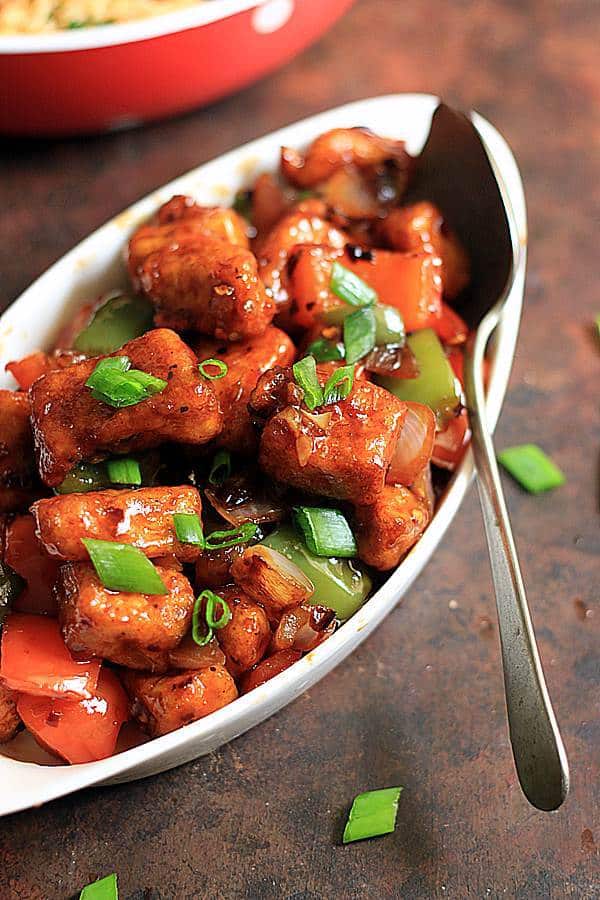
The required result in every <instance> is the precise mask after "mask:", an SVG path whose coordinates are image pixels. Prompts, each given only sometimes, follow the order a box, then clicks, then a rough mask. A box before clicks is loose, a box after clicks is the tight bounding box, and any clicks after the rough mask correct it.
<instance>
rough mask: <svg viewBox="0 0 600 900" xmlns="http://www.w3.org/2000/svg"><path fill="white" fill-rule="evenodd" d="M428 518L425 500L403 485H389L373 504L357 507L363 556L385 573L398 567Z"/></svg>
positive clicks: (426, 523) (356, 512)
mask: <svg viewBox="0 0 600 900" xmlns="http://www.w3.org/2000/svg"><path fill="white" fill-rule="evenodd" d="M429 520H430V514H429V511H428V508H427V503H426V502H425V501H424V500H422V499H420V498H419V497H417V496H416V494H414V493H413V492H412V491H411V490H409V489H408V488H406V487H404V486H403V485H401V484H393V485H386V487H384V489H383V491H382V492H381V493H380V494H379V496H378V497H377V499H376V500H375V502H374V503H372V504H369V505H365V506H357V507H356V508H355V523H356V527H355V529H354V534H355V535H356V540H357V543H358V555H359V557H360V559H362V561H363V562H365V563H367V565H369V566H373V568H375V569H380V570H381V571H384V572H385V571H386V570H387V569H393V568H395V567H396V566H397V565H398V563H399V562H400V560H401V559H402V557H403V556H404V555H405V554H406V553H408V551H409V550H410V548H411V547H412V546H413V545H414V544H416V542H417V541H418V540H419V538H420V537H421V535H422V534H423V532H424V531H425V529H426V527H427V525H428V524H429Z"/></svg>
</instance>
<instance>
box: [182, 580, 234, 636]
mask: <svg viewBox="0 0 600 900" xmlns="http://www.w3.org/2000/svg"><path fill="white" fill-rule="evenodd" d="M218 610H220V613H219V614H217V611H218ZM230 619H231V609H230V607H229V604H227V603H226V602H225V600H223V598H222V597H219V595H218V594H215V593H213V591H210V590H208V589H207V590H205V591H202V593H201V594H200V595H199V596H198V597H196V601H195V603H194V611H193V613H192V638H193V639H194V641H195V642H196V644H198V646H199V647H204V645H205V644H208V643H209V642H210V641H211V640H212V638H213V635H214V633H215V631H218V630H219V629H220V628H225V626H226V625H227V623H228V622H229V621H230Z"/></svg>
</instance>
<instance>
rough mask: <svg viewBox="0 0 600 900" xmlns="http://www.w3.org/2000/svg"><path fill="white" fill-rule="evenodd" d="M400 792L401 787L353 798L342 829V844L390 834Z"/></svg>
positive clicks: (393, 825)
mask: <svg viewBox="0 0 600 900" xmlns="http://www.w3.org/2000/svg"><path fill="white" fill-rule="evenodd" d="M401 791H402V788H401V787H394V788H383V789H382V790H379V791H366V792H365V793H364V794H359V795H358V797H355V798H354V802H353V803H352V809H351V810H350V815H349V816H348V821H347V822H346V827H345V828H344V837H343V841H344V844H349V843H350V842H351V841H362V840H364V838H371V837H378V836H379V835H381V834H389V833H390V832H392V831H393V830H394V828H395V827H396V815H397V813H398V800H399V799H400V793H401Z"/></svg>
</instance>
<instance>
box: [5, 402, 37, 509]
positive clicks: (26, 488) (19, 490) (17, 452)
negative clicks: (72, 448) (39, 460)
mask: <svg viewBox="0 0 600 900" xmlns="http://www.w3.org/2000/svg"><path fill="white" fill-rule="evenodd" d="M30 409H31V406H30V403H29V397H28V396H27V394H22V393H18V392H17V391H3V390H0V512H12V511H13V510H15V509H19V508H20V507H21V506H23V505H26V504H27V503H28V502H29V500H30V498H31V487H32V484H33V482H34V480H35V459H34V455H33V437H32V434H31V425H30V422H29V413H30Z"/></svg>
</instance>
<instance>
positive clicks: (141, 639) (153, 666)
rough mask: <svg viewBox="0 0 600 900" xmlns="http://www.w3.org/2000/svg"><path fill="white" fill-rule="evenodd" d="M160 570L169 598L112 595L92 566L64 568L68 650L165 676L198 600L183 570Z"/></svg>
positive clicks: (60, 590) (61, 590) (61, 607)
mask: <svg viewBox="0 0 600 900" xmlns="http://www.w3.org/2000/svg"><path fill="white" fill-rule="evenodd" d="M156 570H157V572H158V574H159V575H160V577H161V578H162V581H163V583H164V585H165V587H166V588H167V591H168V593H167V594H164V595H162V594H160V595H159V594H136V593H129V592H124V591H112V590H110V591H109V590H108V589H107V588H105V587H104V585H103V584H102V582H101V581H100V579H99V578H98V576H97V575H96V572H95V570H94V567H93V566H92V565H91V563H66V564H65V565H64V566H61V568H60V573H59V581H58V585H57V597H58V612H59V620H60V624H61V628H62V634H63V638H64V640H65V644H66V645H67V647H68V648H69V650H71V652H72V653H86V654H92V655H93V656H100V657H102V658H103V659H108V660H110V661H111V662H114V663H119V664H120V665H123V666H127V667H128V668H130V669H142V670H146V671H151V672H165V671H166V670H167V669H168V668H169V651H170V650H173V649H174V648H175V647H176V646H177V644H178V643H179V642H180V641H181V639H182V638H183V636H184V634H185V633H186V631H187V629H188V628H189V626H190V622H191V618H192V610H193V608H194V601H195V596H194V591H193V589H192V586H191V584H190V583H189V581H188V580H187V578H186V577H185V575H182V574H181V572H178V571H176V570H175V569H170V568H164V567H163V566H156Z"/></svg>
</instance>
